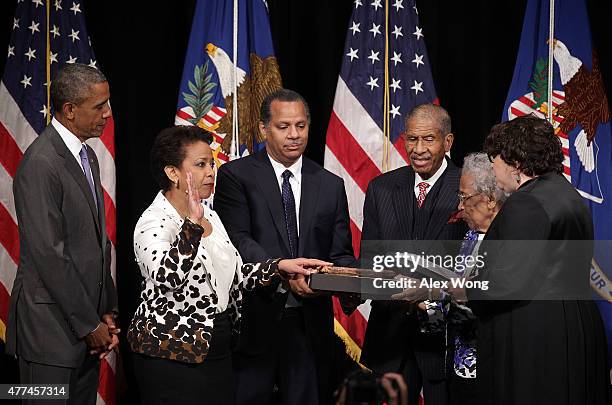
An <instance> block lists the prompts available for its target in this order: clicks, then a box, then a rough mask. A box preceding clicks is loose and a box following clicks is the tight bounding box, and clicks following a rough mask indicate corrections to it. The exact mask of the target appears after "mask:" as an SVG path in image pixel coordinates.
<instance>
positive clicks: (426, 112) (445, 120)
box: [405, 104, 452, 136]
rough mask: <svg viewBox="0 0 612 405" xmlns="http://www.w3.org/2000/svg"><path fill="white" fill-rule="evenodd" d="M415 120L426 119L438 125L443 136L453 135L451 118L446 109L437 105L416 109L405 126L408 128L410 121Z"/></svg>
mask: <svg viewBox="0 0 612 405" xmlns="http://www.w3.org/2000/svg"><path fill="white" fill-rule="evenodd" d="M413 118H426V119H429V120H432V121H433V122H435V123H436V126H437V127H438V129H439V130H440V132H441V134H442V136H446V135H448V134H450V133H451V130H452V129H451V118H450V115H449V114H448V111H446V110H445V109H444V108H442V107H440V106H439V105H436V104H419V105H417V106H416V107H414V108H413V109H412V110H411V111H410V112H409V113H408V116H407V117H406V120H405V124H406V126H408V125H407V124H408V121H409V120H411V119H413Z"/></svg>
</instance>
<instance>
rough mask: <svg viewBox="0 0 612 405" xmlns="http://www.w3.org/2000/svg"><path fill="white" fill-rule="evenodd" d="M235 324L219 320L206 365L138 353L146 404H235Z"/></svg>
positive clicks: (225, 316)
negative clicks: (233, 332) (232, 343)
mask: <svg viewBox="0 0 612 405" xmlns="http://www.w3.org/2000/svg"><path fill="white" fill-rule="evenodd" d="M230 345H231V321H230V318H229V315H228V314H227V312H223V313H222V314H219V315H217V316H216V318H215V326H214V329H213V333H212V338H211V342H210V349H209V351H208V355H207V356H206V358H205V359H204V362H202V363H183V362H180V361H174V360H168V359H162V358H156V357H151V356H146V355H143V354H134V355H133V360H134V372H135V374H136V380H137V381H138V389H139V391H140V400H141V403H142V404H143V405H174V404H181V405H190V404H194V405H195V404H198V405H201V404H206V405H228V404H232V401H233V395H232V391H233V384H232V381H233V378H232V361H231V350H230Z"/></svg>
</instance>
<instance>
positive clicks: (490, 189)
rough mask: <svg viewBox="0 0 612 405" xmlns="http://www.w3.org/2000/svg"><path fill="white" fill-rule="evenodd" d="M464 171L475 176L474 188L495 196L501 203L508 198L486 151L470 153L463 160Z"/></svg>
mask: <svg viewBox="0 0 612 405" xmlns="http://www.w3.org/2000/svg"><path fill="white" fill-rule="evenodd" d="M462 173H470V174H471V175H472V176H474V190H476V192H477V193H480V194H484V195H486V196H489V197H491V198H493V199H494V200H495V201H497V202H498V203H499V204H501V203H503V202H504V201H505V200H506V197H507V195H506V193H504V191H503V190H502V189H501V188H499V186H498V185H497V181H496V180H495V173H494V172H493V168H492V167H491V161H490V160H489V157H488V156H487V154H486V153H483V152H478V153H470V154H469V155H467V156H466V157H465V159H464V161H463V171H462Z"/></svg>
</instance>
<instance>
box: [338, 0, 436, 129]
mask: <svg viewBox="0 0 612 405" xmlns="http://www.w3.org/2000/svg"><path fill="white" fill-rule="evenodd" d="M351 3H352V4H354V5H355V7H354V8H353V13H352V16H351V18H350V19H349V20H348V21H347V25H346V27H347V28H348V31H347V43H346V48H345V51H344V54H345V57H347V58H348V60H345V61H344V62H343V64H342V70H341V77H342V78H343V79H344V80H345V83H346V84H347V85H348V86H349V88H350V90H351V92H353V93H354V94H355V96H356V97H357V99H358V100H359V101H360V102H361V103H362V105H364V106H365V108H366V109H367V110H368V113H370V114H372V116H373V118H374V119H375V120H376V121H377V122H380V123H381V125H382V122H383V116H385V117H387V120H388V122H392V123H393V124H392V126H391V130H390V131H391V132H392V133H393V136H397V135H398V134H399V133H400V132H401V129H400V127H401V126H402V125H401V123H400V121H401V116H402V114H406V112H408V111H409V110H411V109H412V107H414V105H417V104H420V103H423V102H431V101H432V100H433V98H435V90H434V88H433V86H431V73H430V72H429V67H428V66H427V65H428V61H427V54H426V52H427V51H426V49H425V41H424V40H423V41H421V39H424V30H423V29H422V28H421V26H420V24H419V22H418V18H417V17H416V15H415V13H413V5H414V1H413V0H384V1H383V0H351ZM361 6H363V7H361ZM414 11H415V12H416V9H414ZM387 18H388V20H387ZM386 21H388V22H386ZM385 44H387V45H388V46H387V47H386V46H385ZM386 61H388V68H389V71H388V72H389V73H388V76H386V75H385V71H384V69H381V68H382V67H383V66H384V65H383V62H386ZM385 88H388V90H387V91H388V93H389V97H390V98H389V104H387V109H386V111H383V109H380V108H379V107H380V106H379V105H377V104H373V100H380V99H381V97H383V90H385ZM432 96H433V98H432ZM370 105H371V108H369V107H368V106H370ZM379 110H380V111H379Z"/></svg>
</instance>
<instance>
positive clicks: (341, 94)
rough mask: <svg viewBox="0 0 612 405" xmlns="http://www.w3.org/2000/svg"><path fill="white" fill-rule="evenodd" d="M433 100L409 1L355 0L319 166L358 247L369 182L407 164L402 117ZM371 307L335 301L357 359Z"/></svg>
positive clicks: (340, 329)
mask: <svg viewBox="0 0 612 405" xmlns="http://www.w3.org/2000/svg"><path fill="white" fill-rule="evenodd" d="M431 102H436V91H435V88H434V85H433V80H432V77H431V71H430V68H429V61H428V58H427V50H426V47H425V41H424V34H423V28H422V27H421V26H420V24H419V20H418V10H417V7H416V3H415V1H414V0H394V1H390V0H355V1H354V10H353V14H352V17H351V19H350V21H349V28H348V32H347V36H346V45H345V49H344V55H343V61H342V69H341V71H340V77H339V78H338V85H337V88H336V96H335V100H334V106H333V111H332V114H331V118H330V121H329V126H328V128H327V139H326V146H325V168H326V169H328V170H330V171H331V172H333V173H335V174H337V175H338V176H340V177H342V178H343V179H344V184H345V187H346V193H347V197H348V203H349V213H350V217H351V232H352V234H353V248H354V250H355V252H356V253H358V252H359V241H360V239H361V226H362V223H363V212H362V210H363V200H364V198H365V192H366V190H367V187H368V183H369V181H370V180H371V179H373V178H374V177H376V176H378V175H380V174H382V173H384V172H386V171H389V170H393V169H396V168H398V167H401V166H404V165H406V164H408V157H407V155H406V151H405V149H404V142H403V139H402V137H401V133H402V131H403V130H404V117H405V116H406V114H407V113H408V112H409V111H410V110H411V109H412V108H413V107H415V106H416V105H419V104H423V103H431ZM369 313H370V307H369V303H366V304H363V305H361V306H360V307H359V308H358V311H355V313H354V314H353V315H351V317H346V316H345V315H344V314H343V312H342V310H341V308H340V305H339V303H338V301H337V300H336V301H335V302H334V315H335V318H336V322H335V331H336V333H337V334H338V335H339V336H340V337H341V338H343V340H344V342H345V344H346V346H347V351H348V353H349V354H351V355H352V357H353V358H354V359H356V360H358V359H359V356H360V355H361V347H362V343H363V337H364V334H365V328H366V326H367V319H368V316H369Z"/></svg>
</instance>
